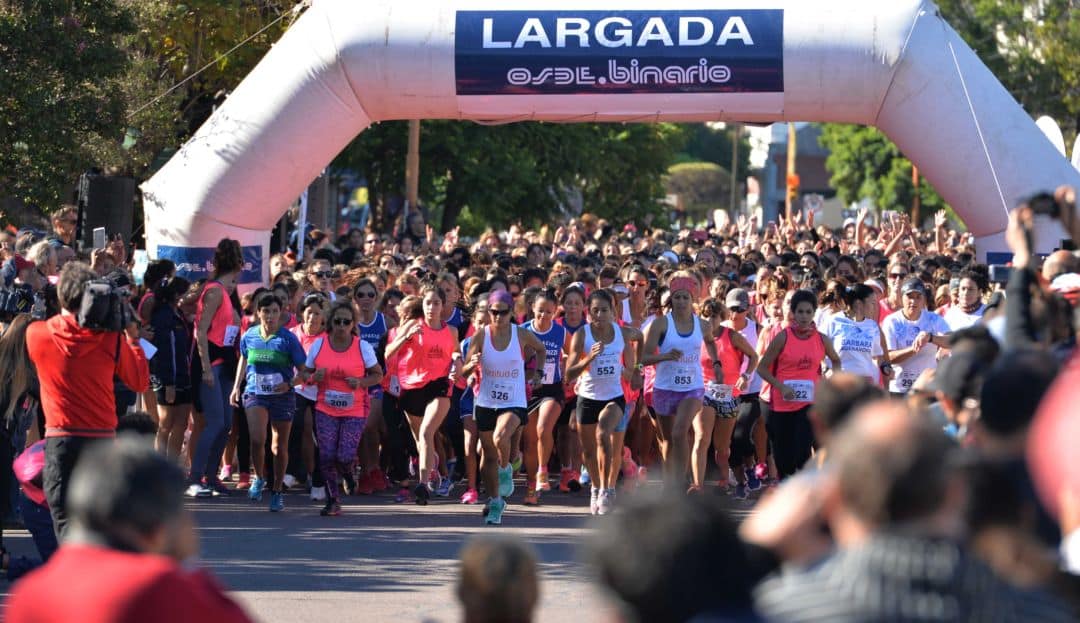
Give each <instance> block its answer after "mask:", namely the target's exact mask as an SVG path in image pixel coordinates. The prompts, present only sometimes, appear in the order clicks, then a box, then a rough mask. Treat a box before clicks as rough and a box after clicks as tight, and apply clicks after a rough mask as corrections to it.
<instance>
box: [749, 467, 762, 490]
mask: <svg viewBox="0 0 1080 623" xmlns="http://www.w3.org/2000/svg"><path fill="white" fill-rule="evenodd" d="M756 472H757V470H754V469H747V470H746V488H747V490H749V491H757V490H758V489H760V488H761V480H760V479H759V478H758V477H757V473H756Z"/></svg>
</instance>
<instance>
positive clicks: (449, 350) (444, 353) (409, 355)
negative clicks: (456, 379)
mask: <svg viewBox="0 0 1080 623" xmlns="http://www.w3.org/2000/svg"><path fill="white" fill-rule="evenodd" d="M456 349H457V343H456V342H455V341H454V334H453V332H452V331H451V330H450V325H445V324H444V325H443V326H442V328H441V329H432V328H431V327H429V326H428V324H427V322H424V321H422V320H421V321H420V334H419V335H417V336H415V337H413V339H412V341H411V342H408V343H406V344H405V347H404V348H402V349H401V359H400V360H399V361H398V369H399V370H400V371H401V389H418V388H421V387H423V386H425V385H427V384H428V383H430V382H432V381H434V380H437V379H442V378H446V377H447V376H449V375H450V364H451V362H452V361H453V354H454V351H455V350H456Z"/></svg>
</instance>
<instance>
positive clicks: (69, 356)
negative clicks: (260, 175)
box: [26, 262, 150, 538]
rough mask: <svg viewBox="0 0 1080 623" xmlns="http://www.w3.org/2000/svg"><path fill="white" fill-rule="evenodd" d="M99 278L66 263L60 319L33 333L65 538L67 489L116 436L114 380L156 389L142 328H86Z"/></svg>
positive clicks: (52, 492) (54, 505) (48, 461)
mask: <svg viewBox="0 0 1080 623" xmlns="http://www.w3.org/2000/svg"><path fill="white" fill-rule="evenodd" d="M96 278H97V275H96V274H95V273H94V272H93V271H92V270H91V269H90V267H89V266H87V265H86V264H82V263H79V262H69V263H68V264H65V265H64V269H63V270H62V271H61V272H60V281H59V283H58V284H57V287H56V295H57V299H59V302H60V307H61V312H60V314H59V315H57V316H53V317H52V318H50V319H49V320H46V321H44V322H35V323H33V324H31V325H30V326H29V327H27V329H26V349H27V351H28V352H29V353H30V360H31V361H33V362H34V367H35V368H36V370H37V376H38V380H39V381H40V383H41V406H42V409H43V410H44V412H45V438H46V439H45V472H44V484H45V495H46V497H47V498H48V501H49V508H50V509H51V510H52V515H53V525H54V527H55V528H56V534H57V536H58V537H60V538H63V536H64V532H65V529H66V526H67V512H66V499H67V485H68V480H69V479H70V478H71V471H72V470H73V469H74V468H75V462H76V461H77V460H78V459H79V455H80V454H81V453H82V451H83V449H84V448H85V447H86V446H87V445H88V444H90V443H92V442H93V441H95V440H98V439H108V438H111V437H114V436H115V435H116V397H115V396H114V394H113V376H114V375H115V376H117V377H119V379H120V380H121V381H123V382H124V384H125V385H127V386H128V387H129V388H131V389H132V390H133V391H135V392H142V391H144V390H145V389H146V388H147V386H148V385H149V383H150V370H149V367H148V366H147V363H146V356H145V355H144V354H143V351H142V348H140V347H139V341H138V340H139V334H138V326H137V325H136V324H134V323H132V324H131V325H130V326H128V328H127V331H126V335H125V333H115V332H107V331H95V330H90V329H84V328H83V327H81V326H79V323H78V321H77V319H76V314H78V313H79V308H80V306H81V305H82V299H83V293H84V292H85V291H86V287H87V284H89V283H90V282H91V281H92V280H94V279H96Z"/></svg>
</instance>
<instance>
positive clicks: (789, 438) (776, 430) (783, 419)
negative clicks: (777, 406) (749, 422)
mask: <svg viewBox="0 0 1080 623" xmlns="http://www.w3.org/2000/svg"><path fill="white" fill-rule="evenodd" d="M761 413H762V415H763V416H764V417H765V430H767V431H768V432H769V443H770V444H771V445H772V450H773V460H774V461H776V471H777V472H778V473H779V474H780V477H781V478H785V477H787V476H791V475H792V474H794V473H795V472H797V471H799V470H800V469H802V466H803V465H805V464H806V462H807V461H809V460H810V450H811V448H813V447H814V430H813V429H812V428H811V427H810V415H809V414H810V405H807V406H805V407H803V408H801V409H799V410H797V411H773V410H772V408H771V407H770V406H768V405H767V404H764V403H763V404H762V406H761Z"/></svg>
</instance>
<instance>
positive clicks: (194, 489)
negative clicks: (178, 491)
mask: <svg viewBox="0 0 1080 623" xmlns="http://www.w3.org/2000/svg"><path fill="white" fill-rule="evenodd" d="M213 494H214V492H213V491H211V490H210V488H209V487H207V486H206V485H204V484H203V483H201V482H193V483H191V484H190V485H188V488H187V490H185V491H184V495H186V496H188V497H189V498H208V497H210V496H211V495H213Z"/></svg>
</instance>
